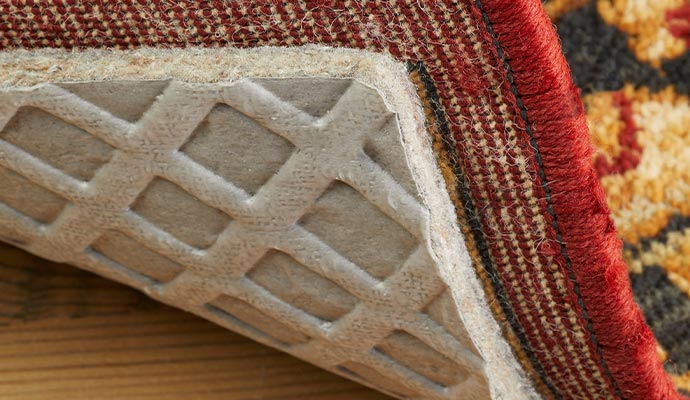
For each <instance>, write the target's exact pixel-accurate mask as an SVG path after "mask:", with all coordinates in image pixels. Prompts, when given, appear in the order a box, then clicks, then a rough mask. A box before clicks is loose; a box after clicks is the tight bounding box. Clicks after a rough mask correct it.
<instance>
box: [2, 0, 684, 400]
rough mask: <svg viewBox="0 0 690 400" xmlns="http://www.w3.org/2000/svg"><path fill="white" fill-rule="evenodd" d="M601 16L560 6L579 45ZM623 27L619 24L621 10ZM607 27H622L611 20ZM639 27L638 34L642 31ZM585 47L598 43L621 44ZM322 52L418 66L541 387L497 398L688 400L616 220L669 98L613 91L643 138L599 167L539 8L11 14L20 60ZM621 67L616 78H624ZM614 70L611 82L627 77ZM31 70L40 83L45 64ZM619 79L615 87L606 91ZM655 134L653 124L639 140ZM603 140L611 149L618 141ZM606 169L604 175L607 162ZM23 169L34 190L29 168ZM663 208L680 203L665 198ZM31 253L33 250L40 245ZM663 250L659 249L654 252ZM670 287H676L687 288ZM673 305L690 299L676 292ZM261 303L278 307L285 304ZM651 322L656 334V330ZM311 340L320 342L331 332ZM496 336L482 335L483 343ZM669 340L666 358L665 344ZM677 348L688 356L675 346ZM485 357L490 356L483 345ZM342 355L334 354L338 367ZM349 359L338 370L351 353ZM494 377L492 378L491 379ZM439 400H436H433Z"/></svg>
mask: <svg viewBox="0 0 690 400" xmlns="http://www.w3.org/2000/svg"><path fill="white" fill-rule="evenodd" d="M547 6H548V5H547ZM577 6H582V7H581V8H577ZM559 7H560V8H559ZM586 7H587V5H584V6H583V5H582V4H572V5H569V4H565V3H564V4H556V3H554V5H553V7H552V8H554V9H555V10H556V11H552V15H553V16H554V18H560V21H561V27H560V29H561V36H562V37H567V36H568V35H567V32H564V31H563V29H564V27H565V26H566V25H564V24H565V22H566V21H567V17H568V15H567V14H564V12H566V11H570V12H573V13H577V12H578V11H583V10H585V11H586V10H588V8H586ZM619 8H620V7H619ZM590 9H591V6H590ZM617 9H618V8H616V7H613V8H612V10H614V11H615V10H617ZM559 13H560V14H561V15H558V14H559ZM679 13H681V14H682V9H681V11H679ZM611 15H613V16H612V17H611V18H614V19H615V18H616V17H615V13H613V14H611ZM593 26H594V25H593ZM600 26H602V27H603V28H602V29H606V27H605V26H604V24H600ZM629 26H630V27H631V29H634V28H636V27H638V26H641V25H640V24H635V23H631V24H629ZM681 31H682V29H681ZM572 37H573V38H577V37H580V38H581V39H582V40H584V41H587V40H596V39H600V38H603V37H605V36H604V35H598V36H594V37H592V36H588V35H584V37H583V36H582V35H580V36H578V35H575V34H573V35H572ZM567 43H568V42H567V41H565V40H564V50H565V51H566V53H569V47H568V45H567ZM640 43H643V45H640V49H641V50H640V52H641V54H645V55H643V57H646V58H645V60H647V61H644V62H646V63H648V64H649V65H650V66H651V67H649V68H647V67H641V66H639V65H640V64H639V63H637V64H635V63H633V61H635V62H637V61H636V60H637V59H636V58H632V59H626V60H628V64H626V66H630V70H631V71H632V72H629V73H630V74H633V73H636V74H638V73H639V74H641V75H644V76H647V77H649V76H652V77H653V76H654V74H653V73H652V72H649V71H661V70H663V71H666V70H665V69H664V68H666V69H668V71H667V72H665V73H664V74H663V77H665V78H663V79H671V77H672V76H673V71H678V73H679V74H682V68H683V67H682V66H679V67H669V66H667V64H665V62H666V61H663V60H665V59H664V58H663V57H661V56H659V54H660V53H659V46H657V45H654V46H651V47H649V48H647V47H645V46H644V44H645V43H646V42H645V41H644V40H641V41H640ZM306 44H317V45H321V46H328V47H345V48H353V49H363V50H366V51H370V52H375V53H383V54H384V55H386V56H389V57H391V58H392V59H393V60H395V61H396V62H398V63H402V64H404V65H406V66H407V73H408V74H409V77H408V78H407V79H409V81H410V82H411V83H413V84H414V85H415V86H416V88H417V95H418V97H419V101H420V105H421V106H423V110H424V116H425V119H424V121H425V124H426V134H427V135H428V137H429V138H430V140H432V141H433V142H432V144H433V147H434V149H435V154H436V161H437V164H438V167H439V169H440V172H441V173H442V175H443V178H444V180H445V184H446V189H447V194H446V195H447V196H448V197H449V199H450V200H451V201H452V202H453V204H454V205H455V209H454V211H455V213H456V216H455V217H454V218H453V220H454V222H457V226H459V229H460V230H461V232H462V234H463V237H464V244H463V243H459V242H458V243H455V244H454V246H455V247H457V248H458V249H464V248H466V250H467V252H468V253H469V255H470V257H471V260H472V266H473V267H474V271H475V272H476V277H477V278H478V279H479V282H481V283H482V285H483V289H484V294H485V299H486V304H487V306H488V307H490V308H491V310H492V312H493V316H494V318H495V320H496V321H497V322H498V324H499V326H500V332H501V334H502V336H503V340H504V341H505V342H507V343H508V344H509V345H510V347H511V348H512V355H506V359H508V358H510V357H514V358H515V359H516V360H517V362H518V363H519V366H520V368H519V369H520V371H519V373H520V374H522V375H524V376H526V377H527V378H528V379H529V382H531V383H530V384H529V385H528V386H530V387H527V388H526V387H521V386H515V389H516V390H517V389H520V390H523V389H524V392H523V393H525V395H524V396H523V395H522V394H519V393H514V395H513V396H511V395H510V394H508V395H501V394H500V393H499V392H497V391H496V388H497V387H499V386H497V385H496V383H497V382H496V379H493V382H492V378H491V377H489V381H490V382H489V384H490V385H491V384H492V383H493V385H494V386H493V387H492V393H491V396H493V397H496V398H500V397H503V398H523V397H531V395H530V394H529V393H530V390H531V389H532V388H533V389H534V390H536V392H537V393H539V395H540V397H542V398H549V399H609V398H615V399H675V398H679V395H678V393H677V391H676V389H675V388H674V385H673V383H672V381H671V378H670V376H669V375H668V374H667V372H666V371H665V370H664V369H663V365H662V362H661V360H660V358H659V352H658V349H657V340H656V339H655V337H654V335H653V333H652V331H651V330H650V328H649V326H648V325H647V323H646V322H645V320H644V317H643V314H642V313H641V311H640V308H639V307H638V306H637V305H636V304H635V303H634V301H633V299H634V298H633V294H632V291H631V285H630V280H629V277H628V265H632V264H633V263H631V261H630V259H631V257H632V254H633V252H634V250H633V248H634V246H635V243H634V241H630V242H629V243H630V244H629V245H627V246H626V248H625V251H626V253H625V254H626V257H628V262H627V263H626V262H625V260H624V258H623V254H624V253H623V247H622V244H621V242H620V239H619V231H620V232H625V230H624V228H623V227H621V228H618V227H617V226H616V225H615V223H614V221H618V220H619V219H620V218H618V219H617V218H616V215H617V212H618V211H617V209H616V207H615V202H613V203H611V200H608V201H609V203H611V204H610V206H611V208H612V210H613V211H612V212H610V211H609V205H607V198H606V195H605V192H604V189H603V188H605V187H608V184H607V183H606V181H605V179H604V178H605V177H602V172H601V171H609V175H611V176H612V175H614V174H618V175H620V174H621V173H622V170H621V168H622V167H615V166H614V165H617V164H622V165H627V166H628V167H627V168H629V167H630V165H632V164H634V161H633V160H634V159H635V154H637V157H638V158H639V160H640V161H639V165H642V163H643V161H644V155H645V154H646V153H645V151H647V150H649V149H646V148H644V146H643V143H644V142H643V140H642V138H641V137H638V136H635V137H636V139H635V140H636V141H633V140H630V138H629V137H630V136H631V135H630V133H629V131H631V130H632V129H633V128H631V127H632V126H633V125H632V124H627V125H626V124H625V123H624V122H625V120H630V119H631V118H632V120H633V121H634V117H631V116H630V115H632V113H634V109H635V108H636V107H637V106H636V105H635V104H638V103H639V102H640V101H641V102H645V101H647V102H650V103H653V102H654V100H645V99H655V97H654V96H655V95H656V93H657V92H654V91H653V90H655V89H650V90H652V91H650V92H642V91H638V90H640V89H639V88H633V89H627V91H623V92H621V94H620V95H613V94H611V95H610V99H609V100H608V101H609V103H610V104H611V106H610V107H609V109H610V110H611V112H612V113H614V114H615V112H616V111H615V110H616V109H618V110H620V112H619V114H620V115H621V117H620V119H622V120H623V122H622V123H620V124H618V125H621V126H622V125H625V127H621V128H620V130H621V133H620V134H619V137H622V139H621V140H620V141H618V142H620V143H624V144H620V143H619V146H618V147H619V148H623V147H625V151H624V150H622V149H621V150H620V151H619V152H615V151H613V153H611V154H613V155H609V157H608V158H607V157H606V155H605V154H604V153H596V154H594V155H593V153H592V148H591V145H590V134H589V130H588V128H587V120H586V118H585V111H584V108H583V106H582V101H581V98H580V94H581V92H580V90H579V89H578V88H577V87H576V86H575V85H574V84H573V81H572V80H571V75H570V70H569V67H568V65H567V64H566V61H565V59H564V57H563V55H562V53H561V48H560V46H559V42H558V37H557V35H556V32H555V30H554V29H553V27H552V25H551V21H550V20H549V17H548V15H547V14H546V12H545V11H544V9H543V7H542V4H541V3H540V2H539V1H536V0H520V1H504V0H484V1H479V0H476V1H454V0H444V1H419V0H407V1H405V0H400V1H378V0H376V1H355V0H345V1H342V0H338V1H336V0H332V1H331V0H329V1H316V0H313V1H292V2H282V1H266V0H262V1H203V2H192V1H182V2H168V1H146V2H145V1H119V2H95V3H94V2H82V1H77V0H54V1H38V2H37V1H33V0H19V1H9V2H2V3H0V46H2V48H5V49H10V48H21V49H29V50H33V49H37V48H43V47H56V48H62V49H74V48H78V49H83V48H115V49H130V48H140V47H143V46H153V47H190V46H203V47H209V48H214V47H237V48H251V47H262V46H281V47H295V46H300V45H306ZM670 47H673V46H670ZM645 49H647V50H645ZM650 49H651V50H654V51H651V50H650ZM645 51H646V53H645ZM669 51H671V50H669ZM676 51H677V50H676ZM622 53H623V54H624V53H625V51H622ZM662 53H663V52H662ZM590 54H597V53H585V54H584V56H580V57H575V58H574V59H571V64H572V65H573V71H574V73H575V77H576V80H575V83H578V84H579V85H580V87H581V88H587V87H588V84H586V83H583V82H584V81H582V80H581V79H582V78H577V76H578V68H577V65H578V64H577V62H578V61H579V60H581V62H583V63H586V62H588V61H591V59H592V57H590ZM668 54H672V53H668ZM674 54H675V53H674ZM655 57H656V58H655ZM676 57H678V58H676V60H682V57H681V56H679V55H676ZM607 60H608V59H605V60H604V62H603V63H602V65H608V63H607ZM654 60H656V63H657V64H656V66H653V64H654V62H655V61H654ZM673 65H676V64H673ZM59 68H60V67H59V65H57V66H55V67H53V66H50V67H46V68H41V69H40V71H38V72H40V73H47V72H48V73H49V72H50V71H57V72H59ZM601 68H602V69H603V70H606V71H608V74H609V75H611V74H612V72H617V71H618V70H619V69H620V68H613V69H606V68H605V67H601ZM654 68H656V69H654ZM674 68H675V69H674ZM26 69H27V70H29V71H30V70H31V67H27V68H26ZM582 70H584V71H585V72H584V74H585V75H586V74H587V73H590V72H591V71H592V69H590V68H588V67H585V68H582ZM594 70H595V71H596V69H594ZM645 74H646V75H645ZM595 75H596V74H595ZM626 76H627V75H626ZM659 76H662V75H661V74H659ZM578 79H579V80H578ZM649 79H652V78H649ZM663 79H661V80H660V82H663ZM615 80H616V79H615V78H609V77H608V76H607V77H606V78H605V79H604V81H605V84H606V83H608V82H609V81H615ZM593 82H594V83H591V84H589V89H586V90H589V91H590V92H591V93H592V94H595V92H594V91H593V90H594V89H595V88H596V85H597V82H598V81H597V80H596V79H593ZM598 84H599V85H602V83H601V82H599V83H598ZM603 89H605V90H618V89H620V88H605V87H604V88H603ZM583 90H585V89H583ZM583 93H584V94H585V95H586V94H587V93H588V92H583ZM626 96H627V97H626ZM645 96H646V97H645ZM667 96H668V95H667ZM596 101H600V102H603V103H605V102H606V101H607V98H606V96H605V95H601V96H599V97H592V99H591V100H590V99H587V98H586V102H588V103H590V102H596ZM626 101H627V103H626ZM618 104H620V105H618ZM625 104H629V106H626V105H625ZM674 104H675V103H674ZM589 110H590V114H591V112H592V111H591V110H597V111H601V112H604V107H592V106H590V107H589ZM626 110H630V111H626ZM626 116H627V117H626ZM607 118H611V117H610V116H607ZM591 119H592V117H591V116H590V121H591ZM612 124H613V125H616V123H615V122H614V123H612ZM639 125H640V124H639V123H638V122H636V125H635V126H639ZM96 126H97V125H96ZM626 132H628V133H626ZM603 136H606V135H603ZM633 136H634V135H633ZM601 141H602V142H606V138H604V139H602V140H601ZM609 142H611V139H609ZM613 142H616V140H613ZM631 143H637V146H636V145H634V144H631ZM638 147H639V149H638ZM671 147H672V146H671ZM612 148H614V149H615V146H613V147H612ZM621 154H623V155H622V156H621ZM600 155H603V158H601V160H602V161H597V160H599V158H598V157H599V156H600ZM7 159H8V158H7V156H6V155H5V160H7ZM0 160H3V158H0ZM617 160H624V161H622V162H620V163H618V162H617ZM593 163H594V164H595V165H596V166H597V169H596V170H595V168H594V167H593ZM6 164H7V165H9V164H10V163H9V161H8V162H6ZM600 165H603V167H599V166H600ZM23 172H24V175H28V177H29V178H31V177H32V176H31V174H30V173H29V172H28V171H23ZM20 174H21V171H20ZM25 177H26V176H25ZM600 177H602V178H601V181H600V180H599V178H600ZM34 179H35V178H34ZM662 187H663V186H662ZM646 188H647V187H646V186H645V189H646ZM612 193H613V192H612ZM657 196H658V195H657ZM610 198H612V199H614V198H615V195H611V196H610ZM658 200H659V201H663V196H662V197H660V198H658ZM621 209H622V208H621ZM612 217H613V219H612ZM657 222H658V221H657ZM619 225H620V223H619ZM676 225H681V224H678V223H676V224H675V225H674V226H676ZM676 231H677V230H676ZM43 232H50V229H47V230H45V231H41V230H40V229H39V230H37V236H40V235H42V234H43ZM672 236H673V235H672V234H670V233H668V234H666V237H672ZM623 237H624V238H625V236H623ZM665 243H666V245H667V246H668V245H672V244H673V243H674V242H673V240H672V239H666V241H665ZM86 245H88V244H86ZM23 246H25V247H28V248H30V246H31V243H24V244H23ZM643 247H644V246H641V247H640V249H642V250H640V249H638V250H637V252H638V253H639V254H641V256H640V260H646V259H647V258H645V257H644V256H643V253H644V254H647V253H648V251H647V250H644V248H643ZM647 247H648V248H652V247H654V246H652V245H651V243H650V244H649V245H648V246H647ZM638 269H640V270H641V271H642V273H641V274H637V275H639V276H643V277H644V274H645V273H647V272H646V271H657V273H656V274H657V275H656V278H655V277H654V276H652V277H651V279H650V278H644V280H643V281H642V282H645V283H642V284H635V286H637V287H644V288H646V289H644V290H643V291H647V292H649V291H650V288H651V287H655V286H657V283H652V284H650V283H649V282H654V279H656V282H660V281H661V280H660V278H663V276H661V275H659V273H658V272H659V271H660V269H654V268H648V267H641V268H638ZM458 273H459V271H458ZM637 275H634V277H635V276H637ZM647 275H649V273H647ZM666 275H667V280H668V281H669V282H673V281H672V278H671V275H669V274H666ZM677 275H680V274H677ZM113 276H116V274H114V273H113ZM117 276H119V275H117ZM452 277H453V275H450V276H446V278H447V279H451V278H452ZM472 279H474V278H472ZM654 292H656V291H654ZM638 293H639V292H638ZM656 293H658V292H656ZM662 293H664V295H666V296H671V297H672V298H677V297H673V293H672V291H670V290H666V291H664V292H662ZM466 294H467V293H463V292H461V291H460V292H458V293H457V295H456V297H455V300H456V305H458V303H462V300H465V299H466V298H465V297H463V295H466ZM154 295H155V293H154ZM653 296H654V295H653ZM362 297H364V296H362ZM638 298H640V296H639V295H638ZM195 300H196V299H195ZM275 304H276V305H277V304H278V303H275ZM640 304H641V305H642V308H643V309H645V308H647V309H649V308H653V307H654V306H653V305H651V306H650V307H646V305H645V304H646V303H645V301H643V300H642V301H640ZM650 304H651V303H650ZM253 306H262V307H263V308H264V309H269V308H270V307H271V306H272V305H271V304H263V305H261V304H258V303H256V304H253ZM420 306H421V304H416V307H420ZM679 309H681V310H682V307H679ZM284 310H285V315H292V314H290V313H294V310H292V309H289V308H285V309H284ZM295 315H297V314H295ZM299 315H301V314H299ZM460 317H461V318H464V319H463V322H464V324H465V325H466V326H468V325H469V326H472V325H473V324H475V323H476V321H474V320H473V319H472V318H471V317H470V316H467V315H462V314H461V315H460ZM648 319H649V318H648ZM294 321H295V323H293V324H292V325H291V327H295V328H299V327H300V323H299V321H297V320H294ZM650 325H652V327H654V326H655V324H654V323H653V322H650ZM657 325H658V324H657ZM307 327H308V326H307ZM353 332H356V331H353ZM309 333H310V334H312V335H313V334H314V333H316V334H317V336H318V335H319V333H318V332H317V331H316V330H311V331H309ZM420 336H422V335H421V334H420ZM324 337H326V338H327V335H326V336H324ZM659 337H660V338H661V337H662V336H661V335H659ZM307 338H309V335H307ZM354 338H355V336H353V339H354ZM478 339H479V338H478V337H472V340H473V342H475V343H479V342H478ZM659 342H661V343H662V345H663V341H662V340H661V339H659ZM496 343H497V345H498V344H499V342H496ZM435 346H437V347H438V348H441V346H440V345H439V344H435ZM322 347H325V346H322ZM479 347H481V346H479ZM667 347H668V346H667ZM484 351H485V352H486V351H487V350H484ZM665 352H666V353H667V356H668V357H672V355H671V353H670V350H669V349H665ZM336 353H337V352H336ZM392 353H395V351H393V352H392ZM479 353H480V354H481V355H482V356H486V355H487V354H483V353H482V349H481V348H480V349H479ZM372 354H373V355H372ZM674 354H675V353H674ZM327 355H328V354H327V353H324V357H326V356H327ZM366 356H367V357H369V358H366V360H369V362H371V363H373V364H374V365H375V366H376V367H377V368H378V370H377V371H390V369H386V368H385V367H386V365H390V364H386V362H387V361H386V359H382V358H376V357H377V356H378V355H377V354H376V353H371V354H370V353H367V354H366ZM334 357H335V358H334V359H337V354H335V355H334ZM362 357H363V358H362V359H365V357H364V356H362ZM377 363H378V364H377ZM491 367H492V365H487V366H485V370H486V371H489V370H490V368H491ZM341 372H343V371H341ZM388 377H392V378H397V379H398V381H399V383H400V384H401V385H402V386H404V387H405V388H411V389H417V390H421V389H422V388H423V387H425V388H427V389H431V390H430V391H426V392H422V391H417V392H415V393H413V396H418V398H419V397H421V398H439V399H441V398H448V397H447V396H448V395H449V391H448V390H447V387H446V386H444V385H436V386H433V385H427V386H424V385H416V384H414V382H415V381H414V379H418V378H419V377H418V376H415V375H413V374H412V373H411V372H410V371H403V372H400V373H397V374H396V373H390V372H388ZM405 378H407V379H405ZM408 379H409V380H408ZM422 382H425V381H422ZM441 383H442V382H441ZM372 384H375V382H373V383H372ZM428 393H431V394H432V395H433V397H428V396H426V395H427V394H428ZM461 396H465V397H468V398H472V396H473V394H472V393H470V392H465V393H456V394H455V397H456V398H462V397H461ZM479 396H480V397H482V394H481V393H480V394H479ZM399 397H404V396H399ZM412 398H414V397H412Z"/></svg>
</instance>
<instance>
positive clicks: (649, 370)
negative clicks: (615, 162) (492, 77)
mask: <svg viewBox="0 0 690 400" xmlns="http://www.w3.org/2000/svg"><path fill="white" fill-rule="evenodd" d="M482 6H483V7H482V8H483V10H484V12H485V13H486V15H487V16H488V19H489V21H490V23H491V25H492V28H493V31H494V33H495V36H496V38H497V39H498V41H499V42H500V46H501V47H502V49H503V51H504V52H505V59H506V60H507V62H508V63H509V65H510V69H511V70H512V74H513V76H514V78H515V79H514V85H515V87H516V88H517V93H518V94H519V99H520V100H521V101H522V103H523V104H524V109H525V110H526V113H527V115H528V121H529V123H530V124H531V126H532V133H533V137H534V139H536V142H537V145H538V148H537V152H538V153H540V154H541V160H542V165H543V171H544V174H545V176H546V182H548V187H549V189H550V192H551V193H552V194H553V195H552V196H551V203H552V205H553V211H554V212H555V218H556V220H557V225H558V227H559V231H560V235H561V237H562V242H563V243H564V244H565V245H564V246H565V247H566V248H567V255H568V257H569V259H570V267H571V268H572V272H573V274H574V277H575V279H576V281H577V283H578V284H579V289H580V293H581V297H582V300H583V302H584V305H585V306H586V309H587V311H588V316H589V320H590V321H591V330H592V331H593V332H595V333H596V340H597V341H598V347H599V348H600V350H601V353H600V354H601V355H602V356H603V358H604V359H605V363H606V366H607V367H608V369H609V370H610V372H611V374H612V377H613V380H614V382H615V385H616V386H617V387H618V388H620V392H621V395H622V397H623V398H629V399H679V398H682V397H681V396H680V395H679V394H678V393H677V392H676V389H675V388H674V385H673V383H672V381H671V378H670V376H669V375H668V374H666V372H665V371H664V369H663V366H662V364H661V362H660V361H659V358H658V355H657V350H656V340H655V338H654V334H653V333H652V331H651V330H650V329H649V327H648V326H647V325H646V323H645V322H644V318H643V316H642V312H641V311H640V309H639V307H638V306H637V304H635V301H634V299H633V295H632V289H631V286H630V283H629V278H628V271H627V266H626V265H625V263H624V261H623V258H622V250H621V248H622V243H621V241H620V240H619V239H618V237H617V233H616V229H615V227H614V225H613V221H612V220H611V218H610V213H609V209H608V206H607V205H606V198H605V193H604V191H603V188H602V186H601V184H600V182H599V180H598V179H597V177H596V174H595V171H594V168H593V167H592V164H591V155H592V148H591V144H590V139H589V130H588V128H587V124H586V121H585V115H584V109H583V106H582V101H581V99H580V95H579V91H578V89H577V88H576V87H575V85H574V83H573V81H572V79H571V75H570V69H569V68H568V65H567V63H566V61H565V58H564V57H563V55H562V52H561V48H560V43H559V40H558V36H557V34H556V32H555V29H554V28H553V25H552V23H551V21H550V19H549V18H548V16H547V15H546V13H545V12H544V11H543V8H542V6H541V4H540V2H539V1H537V0H485V1H483V4H482ZM513 101H516V98H513ZM516 102H517V101H516ZM585 323H586V322H585Z"/></svg>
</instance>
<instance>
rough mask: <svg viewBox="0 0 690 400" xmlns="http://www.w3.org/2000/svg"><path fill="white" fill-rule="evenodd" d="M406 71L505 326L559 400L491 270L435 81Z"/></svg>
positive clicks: (414, 67) (414, 66) (422, 70)
mask: <svg viewBox="0 0 690 400" xmlns="http://www.w3.org/2000/svg"><path fill="white" fill-rule="evenodd" d="M408 71H410V72H411V71H417V72H418V73H419V76H420V79H421V81H422V84H423V85H424V89H425V90H426V92H427V95H428V96H429V100H430V105H431V108H432V110H433V112H434V117H435V119H436V122H437V124H438V129H439V131H440V133H441V137H442V138H443V146H444V148H445V152H446V154H447V155H448V160H449V162H450V164H451V165H452V167H453V173H454V174H455V176H456V177H457V188H456V189H457V191H458V194H459V195H460V199H461V202H462V204H463V205H464V208H465V212H466V216H467V223H468V224H469V226H470V231H471V232H472V236H474V240H475V243H476V246H477V250H479V255H480V258H481V262H482V266H483V267H484V269H485V270H486V272H487V274H488V275H489V277H490V280H491V284H492V286H493V288H494V291H495V292H496V294H497V297H498V303H499V304H500V306H501V309H502V310H503V313H504V314H505V315H506V317H507V319H508V323H509V324H510V326H511V328H512V329H513V331H514V332H515V336H517V338H518V341H519V342H520V346H521V347H522V348H523V350H525V354H526V355H527V358H528V359H529V362H530V363H531V364H532V367H534V369H535V370H536V372H537V374H539V376H540V377H541V378H542V381H543V382H544V384H545V385H546V386H547V387H548V388H549V390H550V391H551V393H552V394H553V395H554V396H555V397H556V398H557V399H559V400H561V399H562V397H561V395H559V394H558V392H557V391H556V388H555V387H554V386H553V384H552V383H551V382H550V380H549V379H548V376H547V375H546V373H545V371H544V367H543V366H542V365H541V364H540V363H539V360H537V358H536V356H535V354H534V351H533V350H532V348H531V347H530V345H529V342H528V340H527V335H526V333H525V331H524V330H523V328H522V325H520V322H519V321H518V320H517V316H516V315H515V312H513V310H512V307H511V305H510V300H509V299H508V296H507V294H506V289H505V287H504V286H503V282H502V281H501V279H500V278H499V276H498V273H497V272H496V269H495V268H494V264H493V262H492V260H491V254H490V253H489V246H488V244H487V242H486V239H485V238H484V232H483V231H482V225H481V220H480V218H479V215H478V214H477V209H476V207H475V206H474V202H473V201H472V197H471V196H470V191H469V185H468V183H467V182H466V181H465V179H466V175H465V173H464V172H463V170H462V167H460V161H459V160H458V154H457V144H456V142H455V139H454V138H453V135H452V134H451V131H450V127H449V124H448V121H447V120H446V116H445V113H444V112H443V106H442V105H441V101H440V97H439V95H438V91H437V90H436V85H435V84H434V81H433V79H432V78H431V75H429V72H428V71H427V69H426V67H425V66H424V63H423V62H421V61H419V62H417V63H408Z"/></svg>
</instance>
